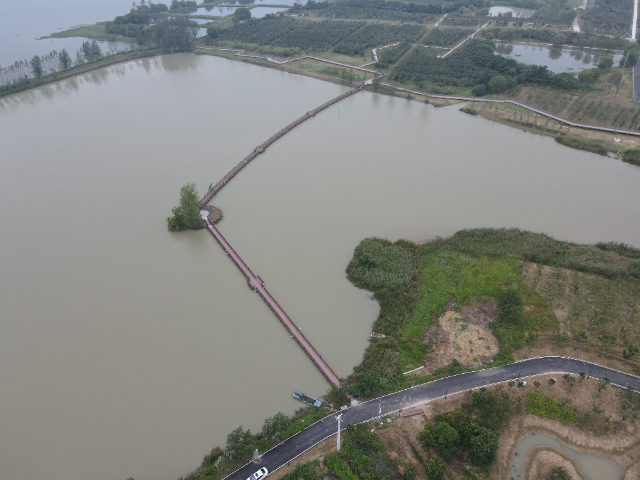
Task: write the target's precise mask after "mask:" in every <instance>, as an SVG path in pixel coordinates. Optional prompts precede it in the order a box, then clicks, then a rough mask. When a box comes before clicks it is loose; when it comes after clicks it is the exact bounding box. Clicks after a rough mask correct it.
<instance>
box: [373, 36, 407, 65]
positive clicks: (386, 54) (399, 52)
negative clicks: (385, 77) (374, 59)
mask: <svg viewBox="0 0 640 480" xmlns="http://www.w3.org/2000/svg"><path fill="white" fill-rule="evenodd" d="M410 48H411V44H410V43H408V42H404V43H401V44H399V45H394V46H393V47H387V48H383V49H380V50H378V63H376V67H377V68H389V66H391V65H393V64H394V63H396V62H397V61H398V60H400V58H401V57H402V56H403V55H404V54H405V53H407V52H408V51H409V49H410Z"/></svg>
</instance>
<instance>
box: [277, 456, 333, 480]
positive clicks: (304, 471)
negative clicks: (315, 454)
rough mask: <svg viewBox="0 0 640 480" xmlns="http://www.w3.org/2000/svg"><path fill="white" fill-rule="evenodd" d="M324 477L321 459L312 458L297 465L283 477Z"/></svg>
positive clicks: (314, 479) (302, 479)
mask: <svg viewBox="0 0 640 480" xmlns="http://www.w3.org/2000/svg"><path fill="white" fill-rule="evenodd" d="M322 477H324V472H323V471H322V467H321V466H320V460H312V461H310V462H308V463H303V464H302V465H297V466H296V468H294V469H293V471H292V472H289V473H287V474H286V475H285V476H284V477H282V480H319V479H320V478H322Z"/></svg>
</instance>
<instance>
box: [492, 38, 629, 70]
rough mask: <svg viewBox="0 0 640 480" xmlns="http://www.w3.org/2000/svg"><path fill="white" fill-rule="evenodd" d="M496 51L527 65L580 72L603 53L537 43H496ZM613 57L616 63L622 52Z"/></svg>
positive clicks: (594, 63) (598, 61) (592, 65)
mask: <svg viewBox="0 0 640 480" xmlns="http://www.w3.org/2000/svg"><path fill="white" fill-rule="evenodd" d="M496 53H498V54H499V55H502V56H503V57H508V58H513V59H514V60H516V61H518V62H522V63H526V64H527V65H544V66H546V67H547V68H548V69H549V70H551V71H552V72H554V73H563V72H569V73H578V72H579V71H580V70H585V69H589V68H593V67H595V66H596V65H597V64H598V63H600V59H601V58H602V57H603V56H604V54H603V53H597V54H596V53H591V52H588V51H583V50H569V49H560V48H549V47H543V46H537V45H512V44H510V43H498V44H496ZM610 56H612V57H613V62H614V65H618V62H619V61H620V59H621V58H622V55H621V54H615V55H610Z"/></svg>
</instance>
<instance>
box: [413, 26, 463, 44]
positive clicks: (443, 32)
mask: <svg viewBox="0 0 640 480" xmlns="http://www.w3.org/2000/svg"><path fill="white" fill-rule="evenodd" d="M472 33H473V30H468V29H464V28H432V29H431V30H429V32H428V33H427V35H426V36H425V37H424V38H423V39H422V43H424V44H425V45H433V46H435V47H453V46H454V45H455V44H457V43H459V42H460V41H461V40H463V39H464V38H466V37H468V36H469V35H471V34H472Z"/></svg>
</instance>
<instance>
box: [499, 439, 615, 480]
mask: <svg viewBox="0 0 640 480" xmlns="http://www.w3.org/2000/svg"><path fill="white" fill-rule="evenodd" d="M539 446H546V447H551V448H553V449H555V450H558V451H559V452H562V453H564V454H565V455H568V456H569V457H571V458H572V459H573V461H574V462H576V465H577V466H578V468H579V470H580V472H581V473H582V475H584V476H585V478H586V479H587V480H618V479H619V478H620V477H621V476H622V465H620V464H619V463H618V462H616V461H615V460H613V459H612V458H609V457H605V456H602V455H594V454H593V453H586V452H580V451H578V450H574V449H573V448H571V447H568V446H566V445H565V444H563V443H561V442H559V441H558V440H556V439H555V438H551V437H549V436H548V435H544V434H542V433H530V434H529V435H527V436H526V437H524V438H523V439H522V440H521V441H520V443H518V446H517V447H516V452H515V454H514V457H513V459H512V461H511V471H510V472H509V477H510V478H512V479H514V480H519V479H521V478H522V474H523V471H524V466H525V463H526V461H527V456H528V455H529V452H531V450H532V449H534V448H535V447H539Z"/></svg>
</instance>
